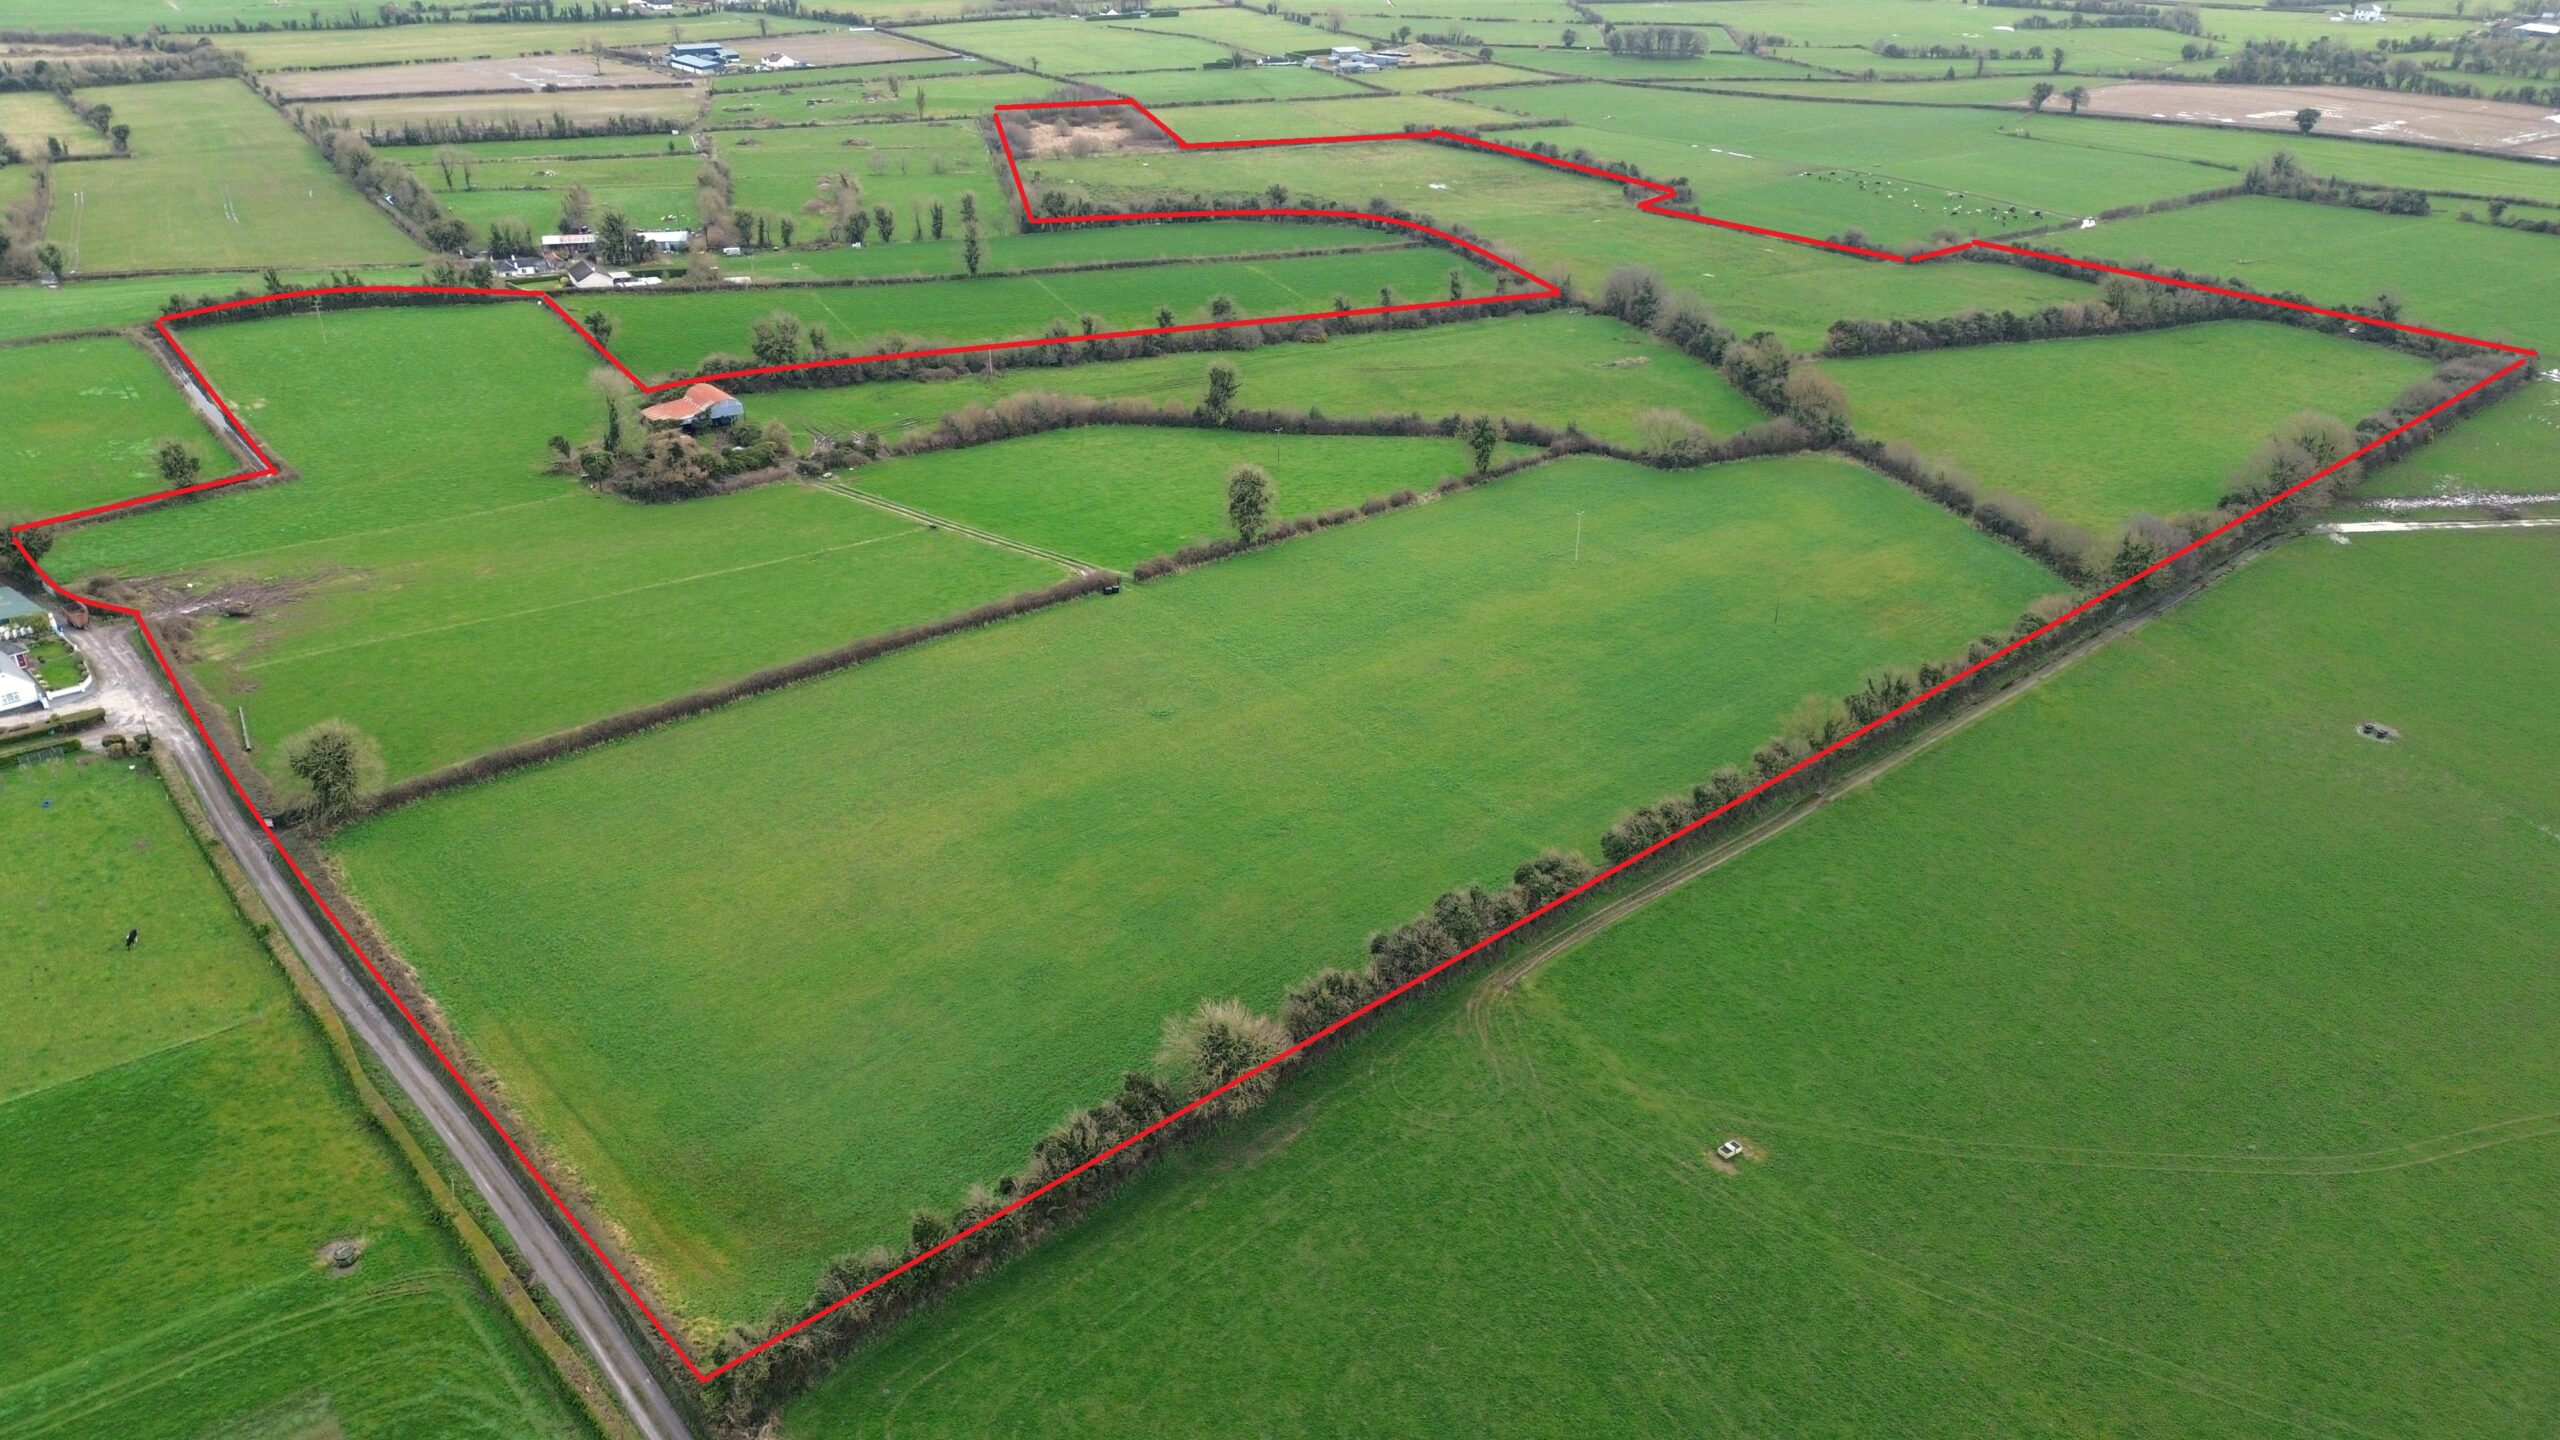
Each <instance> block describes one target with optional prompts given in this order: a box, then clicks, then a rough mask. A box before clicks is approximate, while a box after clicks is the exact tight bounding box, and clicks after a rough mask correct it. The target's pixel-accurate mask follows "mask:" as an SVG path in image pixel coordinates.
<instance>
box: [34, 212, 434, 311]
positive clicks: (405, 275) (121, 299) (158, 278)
mask: <svg viewBox="0 0 2560 1440" xmlns="http://www.w3.org/2000/svg"><path fill="white" fill-rule="evenodd" d="M7 173H8V172H7V171H5V170H0V175H5V174H7ZM364 273H365V274H366V275H368V276H369V277H370V278H372V279H374V280H376V281H378V282H381V283H385V284H396V283H405V282H407V281H410V280H411V279H413V278H414V277H415V276H416V275H417V273H418V272H417V270H416V268H415V267H414V266H409V265H404V266H401V267H399V268H398V269H377V270H372V271H367V272H364ZM282 278H283V280H284V281H285V283H286V284H288V285H293V286H301V285H320V284H326V283H327V282H328V272H327V271H319V270H285V271H283V272H282ZM243 286H246V287H247V288H248V289H249V290H250V291H251V292H252V293H255V292H256V291H257V290H258V289H259V288H260V279H259V277H258V276H257V275H255V274H249V273H224V274H213V275H139V276H135V277H133V278H131V279H126V280H82V281H79V282H78V283H76V284H68V285H62V286H58V287H47V286H44V285H41V284H37V283H34V282H26V283H21V284H12V285H0V340H26V339H32V338H34V337H36V336H39V335H58V334H61V333H62V332H64V331H68V330H106V329H113V328H116V327H120V326H125V325H144V324H148V323H150V322H151V321H152V320H153V319H155V318H157V317H158V316H159V315H160V314H161V313H162V311H163V308H164V307H165V306H166V305H167V304H168V303H169V297H170V296H171V295H172V294H173V293H174V294H180V295H183V296H185V297H186V302H187V306H189V307H192V306H194V305H195V304H197V303H198V297H200V296H211V297H212V298H213V299H216V300H227V299H229V298H230V297H231V295H232V292H234V291H236V290H238V289H240V288H242V287H243ZM182 308H183V307H182Z"/></svg>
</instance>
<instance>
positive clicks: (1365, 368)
mask: <svg viewBox="0 0 2560 1440" xmlns="http://www.w3.org/2000/svg"><path fill="white" fill-rule="evenodd" d="M1101 233H1105V234H1108V233H1111V232H1108V231H1105V232H1101ZM1220 360H1223V361H1225V362H1226V363H1227V364H1230V365H1233V366H1234V367H1235V368H1236V371H1237V373H1238V374H1239V375H1240V376H1241V377H1242V379H1243V389H1242V391H1241V393H1240V394H1239V395H1238V397H1237V398H1238V403H1240V404H1243V405H1246V406H1256V407H1261V406H1306V407H1312V408H1315V409H1320V410H1323V411H1324V412H1326V413H1327V414H1332V415H1373V414H1400V413H1403V412H1405V411H1412V412H1413V413H1416V414H1419V415H1421V416H1423V417H1424V418H1426V419H1431V420H1437V419H1439V418H1440V417H1441V416H1443V415H1453V414H1460V413H1468V412H1474V411H1484V412H1487V413H1490V414H1495V415H1510V416H1513V417H1515V418H1518V419H1523V420H1537V421H1541V422H1544V423H1546V424H1549V425H1554V426H1558V427H1562V426H1565V425H1578V426H1580V427H1581V428H1582V430H1583V431H1585V432H1586V433H1588V434H1591V435H1596V436H1599V437H1601V438H1603V439H1608V440H1616V441H1619V442H1621V443H1626V444H1633V443H1635V442H1636V439H1637V436H1636V434H1635V425H1634V421H1635V417H1636V416H1637V415H1638V414H1640V413H1641V412H1643V411H1645V410H1649V409H1655V408H1668V409H1674V410H1678V411H1680V412H1682V413H1683V414H1686V415H1687V416H1689V417H1690V418H1691V419H1693V420H1696V421H1697V422H1699V423H1700V424H1702V425H1705V426H1706V427H1707V428H1709V429H1710V430H1713V431H1715V432H1716V433H1718V434H1720V435H1725V434H1731V433H1732V432H1734V431H1736V430H1739V429H1742V428H1743V427H1744V426H1747V425H1751V424H1754V423H1757V422H1758V421H1760V420H1761V419H1763V418H1765V417H1764V416H1762V414H1761V413H1760V411H1759V408H1758V407H1756V406H1754V405H1753V404H1752V403H1751V402H1750V401H1748V400H1745V399H1744V398H1742V396H1740V395H1739V394H1736V393H1735V392H1734V390H1733V388H1732V387H1731V386H1729V385H1727V384H1725V382H1724V377H1723V376H1721V375H1719V374H1717V373H1716V372H1715V371H1714V370H1711V369H1709V368H1708V367H1706V366H1705V365H1702V364H1700V363H1698V362H1697V361H1695V360H1692V359H1690V358H1689V357H1688V356H1686V355H1684V354H1682V353H1680V352H1679V351H1678V350H1675V349H1673V348H1671V347H1670V346H1668V345H1665V344H1663V343H1661V342H1660V341H1657V340H1655V339H1653V338H1651V337H1650V336H1647V335H1645V334H1643V333H1641V332H1639V331H1636V330H1634V329H1632V328H1630V327H1628V326H1625V325H1621V324H1619V323H1617V322H1615V321H1612V320H1605V319H1602V318H1600V317H1598V316H1592V315H1567V314H1554V313H1549V314H1543V315H1510V316H1498V317H1495V318H1493V319H1489V320H1480V321H1473V322H1470V323H1467V324H1464V325H1434V326H1431V327H1429V328H1427V329H1421V330H1395V331H1387V332H1384V333H1381V334H1370V335H1350V336H1340V337H1337V338H1335V339H1332V340H1328V341H1326V342H1325V343H1323V344H1321V345H1299V344H1289V345H1266V346H1264V347H1262V348H1261V349H1259V350H1252V351H1233V352H1225V353H1221V354H1218V355H1214V356H1212V355H1197V354H1193V355H1161V356H1154V357H1150V358H1147V359H1143V360H1127V361H1115V362H1110V363H1101V364H1088V365H1078V366H1073V367H1067V368H1054V369H1050V368H1019V369H1012V370H1001V371H998V372H997V374H996V375H995V377H994V378H993V379H988V378H984V377H982V376H977V375H972V376H970V377H967V378H964V379H960V380H954V381H942V382H933V381H904V382H898V383H891V384H874V385H853V386H847V387H845V388H843V389H840V390H803V391H788V392H784V393H780V394H776V395H772V396H768V397H765V399H764V400H763V402H762V406H763V409H762V413H764V414H767V415H772V416H777V417H779V418H782V419H784V420H788V421H790V422H791V423H792V424H793V425H794V426H798V427H803V428H805V427H808V426H817V427H820V428H823V429H827V430H830V431H834V432H837V433H841V432H842V431H844V430H847V429H853V430H870V431H875V432H878V433H880V434H884V435H889V436H892V437H894V436H896V435H897V434H898V433H900V432H901V431H904V430H907V429H910V428H912V427H914V426H917V425H920V424H930V423H931V422H932V421H933V420H935V419H937V418H938V417H940V416H942V415H944V414H946V413H948V412H950V411H952V410H956V409H958V408H960V407H961V406H963V405H968V404H972V403H976V404H991V403H993V402H994V401H996V400H998V399H1001V398H1002V397H1004V396H1006V395H1013V394H1019V393H1021V392H1023V391H1028V390H1050V391H1057V392H1061V393H1067V394H1076V395H1094V396H1106V397H1115V398H1116V397H1121V396H1138V397H1160V398H1162V397H1170V398H1195V397H1196V394H1197V392H1199V391H1200V390H1201V389H1202V388H1203V387H1204V385H1205V380H1204V378H1203V377H1204V376H1205V374H1206V372H1207V370H1208V367H1209V365H1210V364H1211V363H1212V362H1213V361H1220Z"/></svg>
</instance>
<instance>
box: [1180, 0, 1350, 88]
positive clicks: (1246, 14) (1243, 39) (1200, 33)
mask: <svg viewBox="0 0 2560 1440" xmlns="http://www.w3.org/2000/svg"><path fill="white" fill-rule="evenodd" d="M1131 28H1132V29H1137V30H1144V31H1147V32H1149V33H1151V34H1171V35H1190V36H1195V37H1197V38H1199V39H1202V40H1206V41H1209V42H1210V43H1211V44H1214V45H1223V46H1230V47H1232V48H1234V49H1236V50H1239V51H1241V52H1243V53H1244V54H1246V55H1248V56H1262V55H1295V54H1299V53H1301V52H1304V51H1308V50H1319V51H1320V50H1324V49H1326V48H1328V47H1330V46H1334V45H1338V44H1341V43H1342V38H1341V37H1340V36H1339V35H1336V34H1335V33H1333V32H1332V31H1330V30H1325V29H1322V28H1319V27H1318V26H1314V25H1301V24H1299V23H1297V22H1296V21H1294V20H1289V19H1286V18H1284V17H1282V16H1279V15H1268V14H1264V13H1263V12H1262V11H1260V10H1258V9H1254V10H1249V9H1245V8H1243V7H1241V6H1234V5H1201V6H1195V7H1191V8H1188V9H1183V10H1178V11H1176V12H1174V13H1172V14H1170V15H1150V16H1148V17H1147V18H1146V19H1144V20H1139V21H1136V22H1134V23H1133V24H1132V26H1131ZM1133 68H1134V67H1133ZM1253 68H1265V67H1253ZM1279 68H1281V69H1286V68H1291V67H1279ZM1303 73H1306V74H1310V75H1312V74H1315V73H1317V72H1315V71H1311V70H1310V71H1304V72H1303Z"/></svg>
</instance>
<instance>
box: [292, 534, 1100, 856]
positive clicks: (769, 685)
mask: <svg viewBox="0 0 2560 1440" xmlns="http://www.w3.org/2000/svg"><path fill="white" fill-rule="evenodd" d="M1116 583H1118V577H1116V576H1114V575H1111V574H1109V573H1107V572H1104V571H1098V570H1095V571H1087V572H1085V573H1084V574H1082V575H1077V576H1074V577H1072V578H1069V579H1066V580H1061V581H1059V582H1058V583H1057V584H1055V585H1051V586H1049V587H1047V588H1046V589H1041V590H1025V591H1023V592H1021V593H1020V594H1018V595H1011V596H1008V597H1006V598H1004V599H1002V600H990V601H988V602H987V603H986V604H984V605H977V606H972V607H971V608H969V609H967V610H963V611H960V612H959V613H957V614H953V615H946V616H943V617H942V618H941V619H938V620H928V621H926V622H925V623H923V624H921V625H909V626H907V627H905V628H903V629H898V630H889V631H884V632H882V633H880V634H878V635H869V636H865V637H864V638H862V639H860V640H856V641H854V642H852V643H851V644H849V645H839V646H837V647H836V648H835V649H833V650H822V651H820V652H819V653H817V654H815V655H808V656H803V657H802V658H800V659H798V660H793V661H790V662H788V663H786V664H781V665H775V666H772V667H770V668H768V669H764V670H758V671H756V672H755V673H754V674H752V675H745V676H741V677H739V678H738V679H735V680H730V681H725V682H723V683H721V684H718V685H712V686H707V687H705V688H703V689H700V690H695V691H692V692H690V693H688V694H684V695H678V696H676V697H674V698H673V699H668V700H661V701H658V702H657V703H655V704H652V705H643V706H641V707H639V708H638V709H636V710H625V711H623V712H621V713H620V714H616V715H608V716H606V717H605V718H603V719H601V720H595V721H590V722H589V723H587V724H584V725H580V726H577V727H575V728H573V729H569V730H562V731H559V732H557V733H555V734H551V735H545V736H543V737H542V738H540V739H538V740H527V741H524V742H523V743H521V744H516V745H509V746H505V747H503V748H501V749H497V750H492V751H489V752H487V753H486V754H482V755H475V756H473V757H472V758H470V759H468V760H463V761H458V762H456V763H454V764H451V765H447V766H445V767H444V768H442V769H440V770H432V771H429V772H428V773H426V774H424V775H419V776H415V777H413V778H411V779H407V780H402V781H399V782H397V783H395V784H392V785H387V786H384V787H383V788H382V790H381V791H380V792H378V793H377V794H375V795H373V796H372V797H370V798H369V799H367V800H366V801H365V802H364V804H363V805H362V807H361V810H360V814H361V815H362V816H372V815H379V814H381V813H383V812H384V811H387V810H396V809H398V808H399V807H401V806H403V805H412V804H415V803H417V802H418V801H420V800H424V799H426V798H427V797H429V796H431V795H441V794H443V793H444V792H445V791H448V790H456V789H460V788H461V787H463V786H465V785H477V784H480V783H481V782H483V781H487V780H494V779H496V778H498V777H499V776H501V775H505V774H508V773H510V772H512V771H516V770H522V769H526V768H528V767H530V766H534V765H541V764H545V763H548V762H550V761H553V760H558V759H561V758H563V757H566V756H570V755H575V754H577V753H578V752H579V751H582V750H592V749H594V748H595V747H597V746H599V745H603V744H607V743H609V742H611V741H615V740H620V739H624V738H626V737H628V736H632V735H637V734H639V733H640V732H641V731H643V730H651V729H655V728H656V727H658V726H660V725H665V724H668V723H670V722H673V721H677V720H683V719H686V718H688V717H691V716H694V715H700V714H702V713H704V712H706V711H710V710H717V709H719V708H720V707H721V706H723V705H727V704H729V703H731V702H732V701H737V700H743V699H745V698H747V697H748V696H750V695H762V694H764V693H765V692H767V691H770V690H779V689H782V688H783V687H784V686H787V685H797V684H799V683H800V682H801V681H803V680H814V679H816V678H817V677H819V676H821V675H829V674H833V673H834V672H836V671H838V670H843V669H847V668H849V667H852V666H855V665H859V664H862V663H863V662H865V661H867V660H877V659H879V658H880V657H881V656H884V655H891V654H895V653H897V652H898V651H900V650H905V649H909V648H911V647H913V646H917V645H921V644H923V643H924V642H926V641H928V640H938V639H941V638H942V637H943V636H945V635H956V634H958V633H960V632H961V631H963V630H975V629H978V628H980V627H982V626H986V625H992V624H994V623H996V622H997V621H999V620H1010V619H1012V618H1013V617H1014V616H1016V615H1028V614H1030V613H1031V612H1033V611H1035V610H1046V609H1048V608H1049V607H1050V606H1052V605H1060V604H1064V603H1065V602H1067V601H1069V600H1073V599H1076V598H1078V597H1080V596H1085V595H1091V594H1094V593H1095V592H1097V591H1100V590H1102V589H1103V588H1104V587H1106V586H1109V585H1113V584H1116ZM300 818H301V817H300V816H299V815H294V814H285V815H279V816H276V817H275V820H276V823H277V824H278V825H291V824H293V823H295V822H296V821H297V820H298V819H300Z"/></svg>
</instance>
